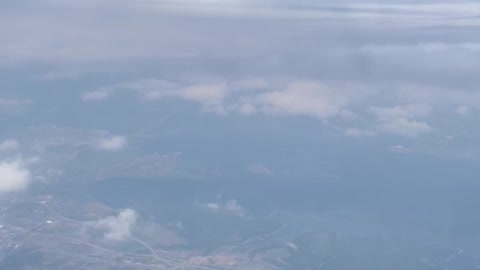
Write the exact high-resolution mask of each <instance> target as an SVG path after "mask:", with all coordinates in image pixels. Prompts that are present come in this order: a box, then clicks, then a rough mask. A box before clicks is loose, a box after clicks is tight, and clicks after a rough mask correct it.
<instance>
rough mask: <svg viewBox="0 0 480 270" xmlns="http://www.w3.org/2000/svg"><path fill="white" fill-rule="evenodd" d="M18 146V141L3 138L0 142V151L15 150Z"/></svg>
mask: <svg viewBox="0 0 480 270" xmlns="http://www.w3.org/2000/svg"><path fill="white" fill-rule="evenodd" d="M19 147H20V143H19V142H18V141H16V140H4V141H3V142H0V151H11V150H16V149H18V148H19Z"/></svg>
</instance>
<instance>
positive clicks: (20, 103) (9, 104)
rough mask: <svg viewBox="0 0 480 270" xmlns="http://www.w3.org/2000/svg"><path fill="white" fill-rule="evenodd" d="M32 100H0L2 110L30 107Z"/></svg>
mask: <svg viewBox="0 0 480 270" xmlns="http://www.w3.org/2000/svg"><path fill="white" fill-rule="evenodd" d="M31 103H32V101H31V100H26V99H3V98H0V109H17V108H19V107H24V106H27V105H30V104H31Z"/></svg>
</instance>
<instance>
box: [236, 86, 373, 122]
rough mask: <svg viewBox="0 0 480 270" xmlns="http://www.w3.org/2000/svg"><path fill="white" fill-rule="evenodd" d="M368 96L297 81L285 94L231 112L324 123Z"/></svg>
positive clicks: (268, 94) (346, 88)
mask: <svg viewBox="0 0 480 270" xmlns="http://www.w3.org/2000/svg"><path fill="white" fill-rule="evenodd" d="M367 95H369V92H368V91H365V90H364V89H362V88H361V87H359V86H357V87H354V86H351V85H341V86H331V85H326V84H323V83H321V82H317V81H296V82H293V83H290V84H289V85H288V86H287V88H286V89H285V90H280V91H271V92H266V93H260V94H258V95H256V96H253V97H251V98H250V99H243V100H242V101H241V102H239V103H238V104H236V105H235V106H233V107H232V108H233V109H235V110H237V112H240V113H245V114H248V113H254V112H264V113H269V114H280V115H282V114H286V115H305V116H312V117H316V118H319V119H322V120H325V119H328V118H331V117H334V116H337V115H338V114H339V113H340V112H341V111H342V109H344V108H345V107H346V106H348V105H350V104H352V103H354V102H357V101H359V100H361V99H363V98H364V97H366V96H367Z"/></svg>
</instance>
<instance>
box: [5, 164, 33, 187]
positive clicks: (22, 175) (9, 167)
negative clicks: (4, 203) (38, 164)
mask: <svg viewBox="0 0 480 270" xmlns="http://www.w3.org/2000/svg"><path fill="white" fill-rule="evenodd" d="M30 180H31V173H30V171H29V170H28V169H27V168H26V167H25V165H24V164H23V162H22V161H2V162H0V193H8V192H15V191H20V190H23V189H25V188H27V187H28V185H29V184H30Z"/></svg>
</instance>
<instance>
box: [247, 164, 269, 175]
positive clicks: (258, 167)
mask: <svg viewBox="0 0 480 270" xmlns="http://www.w3.org/2000/svg"><path fill="white" fill-rule="evenodd" d="M247 170H248V171H249V172H250V173H253V174H260V175H273V171H272V170H271V169H270V168H268V167H266V166H264V165H262V164H260V163H256V164H251V165H249V166H248V167H247Z"/></svg>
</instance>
